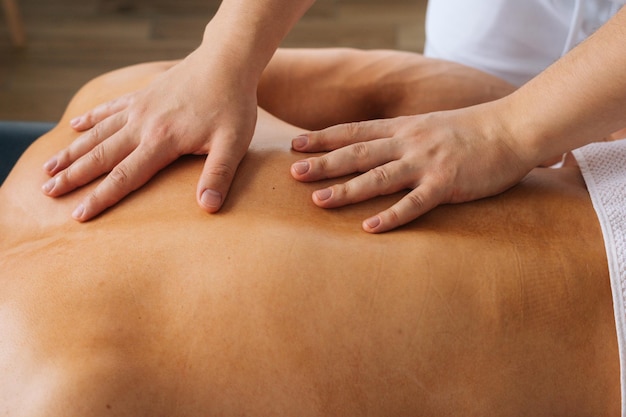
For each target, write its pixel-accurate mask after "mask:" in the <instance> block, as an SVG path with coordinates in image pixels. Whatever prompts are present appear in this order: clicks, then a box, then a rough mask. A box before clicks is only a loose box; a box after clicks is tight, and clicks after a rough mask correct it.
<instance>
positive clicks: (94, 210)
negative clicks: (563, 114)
mask: <svg viewBox="0 0 626 417" xmlns="http://www.w3.org/2000/svg"><path fill="white" fill-rule="evenodd" d="M181 65H183V66H184V65H186V60H185V61H182V62H179V63H177V64H176V65H174V66H172V67H171V68H169V69H168V70H167V71H166V72H164V73H163V74H160V75H159V77H156V78H155V79H154V80H153V81H152V82H151V83H150V84H148V85H147V86H146V87H144V88H142V89H139V90H138V92H135V93H130V94H126V95H124V96H123V97H122V98H121V99H115V100H113V101H107V102H105V104H103V105H100V106H98V107H96V108H95V110H92V111H90V112H87V113H86V116H83V117H82V119H81V120H91V121H94V123H95V121H97V120H102V119H106V120H105V122H103V123H95V124H94V123H88V124H86V125H85V126H87V127H91V126H92V125H93V126H94V127H93V129H90V130H88V131H87V132H85V133H84V134H82V135H80V136H79V137H78V138H77V139H76V140H74V141H73V142H72V143H71V144H69V146H67V147H65V148H64V149H62V150H60V151H59V152H56V155H55V156H54V157H53V158H52V159H51V160H49V161H47V162H46V163H45V164H44V170H45V171H46V172H47V173H48V174H49V175H54V176H53V178H52V179H49V180H47V181H45V183H44V185H43V187H42V191H43V192H44V193H45V194H46V195H48V196H51V197H58V196H62V195H65V194H67V193H68V192H71V191H73V190H75V189H76V188H78V187H80V186H82V185H84V184H87V183H89V182H91V181H93V180H94V179H96V178H98V177H100V176H101V175H102V174H104V173H106V172H108V170H110V169H112V167H113V166H114V165H115V164H116V163H117V162H118V160H119V159H120V158H123V157H124V155H126V153H127V152H131V156H129V158H142V160H143V162H141V163H133V162H131V160H130V159H125V160H124V161H123V162H122V163H121V164H120V165H117V167H116V168H114V169H113V171H111V173H110V174H109V175H108V176H107V177H106V179H105V181H103V182H102V183H101V184H100V185H99V186H98V188H96V189H95V190H94V192H93V193H91V194H90V195H89V196H88V197H86V198H85V199H84V200H81V201H82V202H80V203H79V205H82V207H83V208H85V210H86V212H83V213H82V215H81V216H78V217H79V220H87V219H89V218H91V217H92V216H94V215H96V214H98V213H100V212H101V211H102V210H104V209H105V208H107V207H109V206H111V205H114V204H115V203H117V202H118V201H119V200H120V199H122V198H123V197H124V196H125V195H126V194H128V193H129V192H130V191H132V190H133V189H135V188H137V187H139V183H141V184H143V183H144V182H146V181H148V180H149V179H150V178H151V177H152V176H153V175H154V173H155V172H156V171H153V170H152V169H143V168H141V169H140V165H141V164H144V163H145V164H151V163H152V162H153V161H156V160H157V159H159V160H160V161H161V162H162V164H161V163H159V164H157V165H155V168H157V170H158V169H161V168H163V166H164V165H167V164H168V163H169V161H170V160H171V159H172V158H177V157H179V156H180V155H182V154H184V153H186V152H185V151H184V150H182V149H180V148H178V147H177V146H178V144H180V143H181V142H180V141H178V140H174V136H177V135H182V136H183V137H185V138H187V139H190V140H193V138H197V137H200V136H202V133H201V132H202V130H203V129H204V126H205V125H204V123H205V122H206V120H211V117H204V116H202V117H200V119H202V123H197V122H196V121H194V120H188V119H186V118H185V117H182V118H180V120H178V119H177V122H178V123H182V124H184V126H182V127H180V129H179V128H174V127H171V128H167V129H165V130H167V131H168V132H169V133H168V132H165V133H167V135H170V136H172V135H173V136H172V137H171V138H170V139H171V140H167V141H161V140H160V139H158V137H159V135H156V136H155V135H153V134H152V133H151V132H152V130H153V128H157V127H158V124H159V123H161V121H158V120H155V119H151V118H150V121H148V122H145V121H144V123H139V122H138V121H139V120H144V119H143V117H144V116H146V117H148V116H149V113H148V107H145V109H144V110H145V111H144V110H142V111H141V114H136V115H135V116H132V117H133V120H135V121H136V123H135V124H134V126H136V127H139V128H141V129H145V132H144V131H143V130H142V132H137V133H136V134H135V133H133V131H132V130H128V129H130V127H128V128H127V127H124V129H125V130H122V131H120V132H121V133H119V134H118V133H115V134H114V136H111V137H109V136H110V133H111V132H109V131H108V130H107V128H106V126H110V125H111V124H112V123H116V122H115V120H118V119H125V118H127V117H130V116H131V113H132V112H133V111H134V110H133V109H137V106H139V105H143V104H137V105H131V106H130V107H128V105H129V103H134V102H135V101H137V103H140V102H145V103H150V104H151V105H152V103H163V104H164V105H167V103H168V102H172V103H173V105H176V102H183V103H188V102H194V100H192V99H191V98H190V97H196V100H205V101H206V102H207V103H205V104H203V105H202V109H199V110H198V111H197V112H196V111H194V112H196V113H198V114H202V115H204V114H209V115H210V114H211V113H212V110H211V106H213V105H214V103H213V102H212V99H211V97H207V94H205V92H204V91H212V90H210V89H209V90H203V89H202V88H199V87H198V83H192V85H191V88H192V90H193V92H191V93H189V97H184V98H176V97H178V96H176V95H175V94H174V93H172V92H171V91H170V90H169V89H164V88H163V86H162V83H163V82H164V81H163V80H164V79H172V77H173V79H174V80H176V79H177V77H179V75H175V76H173V75H172V74H173V73H176V74H178V73H179V71H181ZM168 82H169V81H168ZM177 83H178V82H177V81H175V82H174V84H173V85H172V87H173V88H178V84H177ZM148 90H151V91H154V92H155V94H156V96H154V95H145V94H146V91H148ZM293 91H299V94H298V95H294V94H293ZM511 91H513V87H512V86H511V85H509V84H508V83H506V82H504V81H502V80H499V79H498V78H496V77H492V76H489V75H487V74H484V73H482V72H480V71H477V70H471V69H468V68H466V67H464V66H461V65H458V64H454V63H451V62H445V61H441V60H434V59H427V58H424V57H423V56H421V55H417V54H410V53H401V52H392V51H370V52H363V51H357V50H350V49H325V50H319V51H311V50H279V51H277V53H276V54H275V55H274V57H273V59H272V61H271V62H270V64H269V65H268V66H267V68H266V70H265V71H264V73H263V75H262V77H261V79H260V81H259V86H258V91H257V96H258V100H259V104H260V105H261V106H263V107H264V108H266V109H267V110H268V111H269V112H271V113H272V114H275V115H277V116H279V117H281V118H282V119H284V120H287V121H289V122H290V123H292V124H296V125H298V126H304V127H307V128H323V127H328V126H330V125H333V124H337V123H343V122H348V121H357V120H367V119H371V118H380V117H390V116H398V115H401V114H412V113H414V112H420V113H423V112H427V111H433V110H444V109H451V108H458V107H463V106H468V105H472V104H476V103H481V102H485V101H489V100H494V99H495V98H499V97H502V96H503V95H505V94H508V93H510V92H511ZM198 94H199V95H200V96H201V97H200V98H197V96H196V95H198ZM137 95H142V97H143V96H145V97H146V99H145V100H144V101H142V100H143V99H139V98H137ZM173 97H174V98H173ZM254 102H256V97H255V101H254ZM145 103H144V104H145ZM224 109H228V107H224ZM185 111H187V110H185ZM167 112H169V113H168V114H169V115H172V117H173V115H174V114H175V112H170V109H168V110H167ZM150 117H151V116H150ZM168 117H169V116H168ZM198 117H199V116H198ZM225 117H230V118H233V119H232V120H233V123H235V122H236V121H241V123H238V126H239V127H241V126H245V123H244V122H243V121H244V120H245V119H242V118H241V117H239V113H237V112H234V113H232V114H229V115H226V116H225ZM205 119H206V120H205ZM129 120H130V119H129ZM145 120H147V119H145ZM153 122H154V123H153ZM127 126H131V124H127ZM125 132H126V133H125ZM129 135H131V136H132V137H131V136H129ZM133 135H135V136H133ZM198 135H200V136H198ZM142 137H143V138H145V141H143V142H141V143H140V144H139V145H137V143H136V140H135V139H138V138H142ZM133 138H135V139H133ZM202 138H204V136H202ZM187 139H185V140H187ZM161 145H163V146H161ZM173 145H175V147H176V149H173V148H171V146H173ZM246 146H247V145H246ZM224 149H225V148H224ZM241 151H242V152H245V148H241ZM200 153H202V152H200ZM114 155H117V156H115V157H114ZM209 160H210V158H209ZM209 160H207V164H208V163H209ZM51 161H52V163H51ZM123 166H127V167H128V169H122V170H121V171H120V169H121V168H120V167H123ZM206 166H207V165H205V169H206ZM224 166H225V165H224ZM232 173H234V170H233V171H232ZM139 177H141V178H139ZM116 178H117V179H116ZM112 179H113V180H112ZM137 179H140V180H139V182H137V181H135V180H137ZM80 210H82V209H79V211H80ZM85 213H88V214H85ZM74 214H77V213H76V212H74ZM74 217H76V216H74Z"/></svg>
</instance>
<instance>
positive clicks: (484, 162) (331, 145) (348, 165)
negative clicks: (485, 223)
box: [291, 104, 538, 233]
mask: <svg viewBox="0 0 626 417" xmlns="http://www.w3.org/2000/svg"><path fill="white" fill-rule="evenodd" d="M492 106H493V104H488V105H483V106H476V107H471V108H466V109H461V110H454V111H447V112H439V113H431V114H426V115H418V116H407V117H400V118H396V119H386V120H374V121H367V122H359V123H350V124H344V125H338V126H334V127H330V128H328V129H325V130H321V131H318V132H311V133H308V134H306V135H303V136H300V137H298V138H295V139H294V140H293V141H292V147H293V149H294V150H297V151H301V152H320V151H332V152H330V153H327V154H325V155H323V156H320V157H312V158H308V159H304V160H301V161H298V162H296V163H294V164H293V165H292V167H291V174H292V175H293V177H294V178H296V179H297V180H300V181H316V180H321V179H327V178H336V177H341V176H344V175H348V174H353V173H362V174H360V175H358V176H356V177H355V178H352V179H350V180H348V181H347V182H344V183H338V184H335V185H333V186H331V187H329V188H325V189H322V190H317V191H315V192H314V193H313V201H314V203H315V204H316V205H318V206H319V207H323V208H332V207H340V206H344V205H347V204H352V203H357V202H360V201H364V200H367V199H370V198H373V197H376V196H379V195H386V194H391V193H395V192H397V191H400V190H403V189H408V190H410V191H409V192H408V194H407V195H405V196H404V197H403V198H402V199H400V201H398V202H397V203H396V204H394V205H393V206H392V207H390V208H388V209H386V210H384V211H382V212H380V213H372V214H373V216H372V217H370V218H368V219H366V220H364V222H363V229H364V230H365V231H367V232H372V233H378V232H385V231H388V230H391V229H394V228H396V227H399V226H401V225H404V224H406V223H408V222H410V221H411V220H414V219H416V218H417V217H419V216H420V215H422V214H424V213H426V212H427V211H429V210H431V209H432V208H434V207H436V206H437V205H440V204H444V203H460V202H465V201H470V200H475V199H478V198H482V197H487V196H492V195H495V194H497V193H500V192H502V191H504V190H506V189H508V188H509V187H511V186H512V185H514V184H516V183H517V182H518V181H519V180H520V179H522V178H523V177H524V176H525V175H526V174H527V173H528V172H529V171H530V170H531V169H532V168H533V167H534V166H536V165H537V162H538V160H536V159H534V158H533V156H531V155H529V154H528V152H527V150H526V149H524V148H523V147H522V146H521V145H520V144H517V143H516V142H515V141H514V140H513V138H511V137H510V135H508V134H507V132H506V129H505V128H504V127H503V126H501V125H500V124H499V123H498V121H497V120H493V119H492V118H491V117H492V115H493V114H497V113H494V112H493V111H489V110H490V108H491V107H492Z"/></svg>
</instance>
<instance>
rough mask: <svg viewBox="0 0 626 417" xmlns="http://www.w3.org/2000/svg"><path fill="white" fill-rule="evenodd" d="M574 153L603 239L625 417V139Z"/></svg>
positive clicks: (581, 149)
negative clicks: (615, 327) (607, 264)
mask: <svg viewBox="0 0 626 417" xmlns="http://www.w3.org/2000/svg"><path fill="white" fill-rule="evenodd" d="M573 153H574V156H575V157H576V160H577V161H578V165H579V166H580V170H581V172H582V174H583V177H584V178H585V182H586V184H587V189H588V190H589V195H590V196H591V201H592V202H593V207H594V209H595V211H596V214H597V215H598V220H599V221H600V226H601V227H602V234H603V236H604V246H605V249H606V255H607V258H608V262H609V274H610V278H611V291H612V293H613V310H614V313H615V325H616V326H617V329H616V330H617V343H618V347H619V358H620V370H621V386H622V388H621V390H622V416H624V417H626V139H622V140H619V141H614V142H601V143H592V144H590V145H587V146H585V147H582V148H580V149H577V150H575V151H574V152H573Z"/></svg>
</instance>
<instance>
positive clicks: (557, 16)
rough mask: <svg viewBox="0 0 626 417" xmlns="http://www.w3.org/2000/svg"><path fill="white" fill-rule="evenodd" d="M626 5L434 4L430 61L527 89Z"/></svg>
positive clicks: (531, 0) (459, 0) (557, 0)
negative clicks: (459, 65)
mask: <svg viewBox="0 0 626 417" xmlns="http://www.w3.org/2000/svg"><path fill="white" fill-rule="evenodd" d="M624 3H625V1H624V0H473V1H472V0H429V2H428V10H427V14H426V47H425V50H424V55H427V56H431V57H436V58H441V59H447V60H450V61H456V62H460V63H462V64H465V65H468V66H471V67H474V68H478V69H481V70H483V71H485V72H488V73H491V74H494V75H497V76H500V77H501V78H503V79H505V80H507V81H509V82H510V83H512V84H514V85H517V86H519V85H522V84H524V83H525V82H526V81H528V80H529V79H531V78H533V77H534V76H535V75H537V74H538V73H539V72H541V71H542V70H544V69H545V68H546V67H547V66H549V65H550V64H551V63H552V62H554V61H556V60H557V59H558V58H560V57H561V56H562V55H563V54H564V53H566V52H567V51H569V50H570V49H571V48H573V47H574V46H576V45H577V44H578V43H579V42H581V41H582V40H584V39H585V38H587V37H588V36H589V35H591V34H592V33H593V32H594V31H595V30H597V29H598V28H599V27H600V26H601V25H603V24H604V23H605V22H606V21H607V20H608V19H609V18H610V17H611V16H612V15H613V14H615V13H616V12H617V10H618V9H619V7H620V6H621V5H623V4H624Z"/></svg>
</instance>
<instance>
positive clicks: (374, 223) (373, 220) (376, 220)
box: [363, 216, 380, 229]
mask: <svg viewBox="0 0 626 417" xmlns="http://www.w3.org/2000/svg"><path fill="white" fill-rule="evenodd" d="M363 223H365V224H366V225H367V227H369V228H370V229H375V228H377V227H378V226H379V225H380V217H378V216H374V217H370V218H369V219H367V220H365V221H364V222H363Z"/></svg>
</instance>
